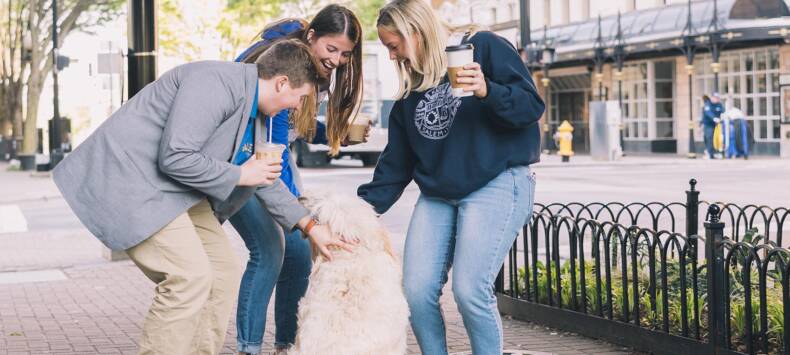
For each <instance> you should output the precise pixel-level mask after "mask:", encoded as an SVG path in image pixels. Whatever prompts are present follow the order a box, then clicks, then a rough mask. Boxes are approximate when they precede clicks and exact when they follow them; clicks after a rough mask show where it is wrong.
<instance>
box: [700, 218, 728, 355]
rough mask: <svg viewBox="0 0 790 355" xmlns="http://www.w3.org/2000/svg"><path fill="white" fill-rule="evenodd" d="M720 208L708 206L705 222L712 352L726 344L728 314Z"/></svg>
mask: <svg viewBox="0 0 790 355" xmlns="http://www.w3.org/2000/svg"><path fill="white" fill-rule="evenodd" d="M720 212H721V208H719V206H717V205H711V206H710V207H709V208H708V222H705V259H706V260H707V262H706V264H707V270H708V331H709V335H708V343H709V344H710V346H711V350H712V352H711V353H712V354H716V353H718V351H717V350H718V348H721V347H725V346H726V343H725V342H726V338H725V333H724V322H726V320H727V319H728V315H725V314H724V302H725V297H727V296H728V295H727V294H726V293H725V290H724V277H725V276H726V271H727V270H725V269H724V249H723V248H722V246H721V244H722V242H723V240H724V223H721V222H720V221H719V213H720Z"/></svg>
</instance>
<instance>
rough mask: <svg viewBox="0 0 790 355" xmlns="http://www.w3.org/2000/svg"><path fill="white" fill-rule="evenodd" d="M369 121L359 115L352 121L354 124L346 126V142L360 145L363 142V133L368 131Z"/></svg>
mask: <svg viewBox="0 0 790 355" xmlns="http://www.w3.org/2000/svg"><path fill="white" fill-rule="evenodd" d="M369 125H370V119H369V118H367V117H366V116H362V115H359V116H357V117H356V119H354V122H352V123H351V125H349V126H348V140H349V141H351V142H353V143H362V142H364V141H365V133H366V132H367V131H368V126H369Z"/></svg>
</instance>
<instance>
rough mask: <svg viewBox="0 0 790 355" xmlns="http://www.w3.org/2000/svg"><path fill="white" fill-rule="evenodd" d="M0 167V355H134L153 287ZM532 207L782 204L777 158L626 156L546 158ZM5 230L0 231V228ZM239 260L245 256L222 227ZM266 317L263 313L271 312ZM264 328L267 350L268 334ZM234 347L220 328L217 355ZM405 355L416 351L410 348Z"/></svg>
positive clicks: (310, 174) (510, 335) (317, 180)
mask: <svg viewBox="0 0 790 355" xmlns="http://www.w3.org/2000/svg"><path fill="white" fill-rule="evenodd" d="M6 168H7V165H6V164H4V163H0V355H2V354H47V353H60V354H94V353H107V354H111V353H134V351H135V342H136V341H137V338H138V337H139V334H140V326H141V323H142V319H143V314H144V312H145V310H146V309H147V307H148V303H149V302H150V298H151V288H152V284H151V283H150V281H148V280H147V279H146V278H145V277H144V276H143V275H142V273H141V272H140V271H139V270H138V269H137V268H136V267H135V266H134V265H133V264H131V263H130V262H129V261H121V262H113V263H111V262H108V261H106V260H105V259H104V258H103V257H102V248H101V245H100V244H99V243H98V242H97V241H96V240H95V239H94V238H93V237H92V236H90V234H89V233H88V232H87V231H86V230H85V229H84V228H83V227H82V226H81V224H80V223H79V221H78V220H77V219H76V217H75V216H74V215H73V214H72V213H71V211H70V210H69V209H68V207H67V206H66V204H65V202H64V201H63V199H62V198H61V197H60V196H59V194H58V192H57V189H56V188H55V187H54V184H53V183H52V181H51V179H50V178H49V177H48V176H46V175H37V174H36V175H33V176H31V174H29V173H21V172H6ZM534 171H535V173H536V174H537V179H538V185H537V189H536V201H537V202H542V203H548V202H570V201H581V202H591V201H622V202H632V201H640V202H648V201H661V202H671V201H679V202H682V201H684V199H685V195H684V191H685V190H686V189H688V180H689V179H690V178H695V179H697V180H698V181H699V184H698V189H699V190H701V191H702V194H701V196H700V198H701V199H703V200H711V201H719V200H721V201H727V202H735V203H739V204H748V203H754V204H761V205H762V204H764V205H768V206H774V207H778V206H785V207H788V206H789V205H790V164H789V163H788V161H787V160H778V159H752V160H749V161H742V160H738V161H711V160H686V159H681V158H675V157H651V158H641V157H626V158H625V159H624V160H623V161H619V162H612V163H595V162H592V161H591V160H590V159H589V158H587V157H575V158H574V159H573V161H572V162H571V163H569V164H562V163H560V162H559V160H558V158H557V157H556V156H548V157H545V159H544V162H542V163H541V164H538V165H537V166H535V167H534ZM371 174H372V170H371V169H369V168H363V167H361V164H359V162H356V161H340V162H335V163H333V165H332V166H330V167H327V168H321V169H308V170H304V173H303V177H304V180H305V184H306V185H307V188H308V190H309V189H318V188H321V189H325V188H332V189H337V190H339V191H343V192H348V193H353V192H354V191H355V189H356V187H357V186H358V185H359V184H361V183H363V182H366V181H368V180H369V179H370V176H371ZM418 193H419V192H418V190H417V187H416V186H415V185H413V184H412V185H410V186H409V187H408V188H407V190H406V192H405V193H404V195H403V197H402V198H401V200H400V201H399V202H398V203H397V204H396V205H395V206H394V207H393V209H392V210H391V211H390V212H388V213H387V214H385V215H384V216H383V217H382V218H383V219H384V221H385V223H386V224H387V226H388V228H389V229H390V231H391V232H392V234H393V238H394V242H395V244H396V245H398V246H399V248H402V244H403V240H404V235H405V231H406V229H407V226H408V219H409V215H410V211H411V207H412V206H413V204H414V202H415V201H416V199H417V197H418ZM4 228H6V229H7V230H6V229H4ZM225 228H226V230H227V231H228V233H229V234H230V235H231V240H232V243H233V245H234V248H235V249H236V251H237V253H238V254H239V257H240V258H242V259H245V258H246V252H245V249H244V246H243V244H242V242H241V240H240V239H239V237H238V236H237V235H236V234H235V232H234V231H233V229H232V228H231V227H230V226H229V225H226V226H225ZM446 291H447V295H445V297H444V299H443V301H444V302H443V304H444V307H445V311H446V315H447V320H448V323H449V327H448V341H449V343H450V345H451V351H454V352H456V351H457V352H460V351H465V350H469V342H468V339H466V335H465V332H464V330H463V325H462V322H461V320H460V316H459V315H458V313H457V312H456V311H455V305H454V304H453V302H452V296H451V295H450V294H449V289H447V290H446ZM270 312H271V309H270ZM271 320H272V317H271V314H270V317H269V322H270V324H269V325H268V327H267V334H266V338H265V339H266V342H267V344H270V343H271V340H272V338H273V334H272V333H271V330H272V329H273V325H272V324H271ZM505 339H506V343H507V347H508V348H513V349H528V350H530V351H534V352H535V353H541V352H546V353H557V354H607V353H611V354H628V353H630V351H628V350H627V349H622V348H620V347H617V346H613V345H609V344H606V343H603V342H600V341H597V340H592V339H588V338H584V337H580V336H575V335H572V334H565V333H563V332H561V331H555V330H550V329H546V328H545V327H541V326H537V325H534V324H530V323H525V322H519V321H514V320H509V319H506V320H505ZM234 348H235V329H233V327H232V326H231V329H230V330H229V334H228V338H227V342H226V350H227V351H226V353H228V354H231V353H233V350H234ZM410 353H414V354H417V353H419V352H418V350H417V347H416V343H415V341H414V339H413V337H412V338H411V341H410Z"/></svg>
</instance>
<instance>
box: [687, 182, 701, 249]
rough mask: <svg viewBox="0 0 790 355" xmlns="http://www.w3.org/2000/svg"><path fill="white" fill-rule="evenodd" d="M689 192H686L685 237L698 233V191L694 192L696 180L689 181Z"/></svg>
mask: <svg viewBox="0 0 790 355" xmlns="http://www.w3.org/2000/svg"><path fill="white" fill-rule="evenodd" d="M689 187H690V188H689V190H688V191H686V237H691V236H692V235H697V233H698V232H699V191H697V190H696V187H697V180H696V179H691V180H689Z"/></svg>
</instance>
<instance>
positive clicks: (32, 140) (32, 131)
mask: <svg viewBox="0 0 790 355" xmlns="http://www.w3.org/2000/svg"><path fill="white" fill-rule="evenodd" d="M35 72H36V73H38V74H37V75H36V78H35V79H34V78H33V73H31V78H30V81H28V86H27V115H26V116H27V117H26V118H25V136H24V138H23V139H24V140H23V141H22V154H35V153H36V149H37V148H38V130H37V128H38V125H37V122H38V120H37V118H38V103H39V101H40V100H41V89H42V84H43V80H41V78H40V72H39V71H38V70H36V71H35ZM50 134H52V132H50Z"/></svg>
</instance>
